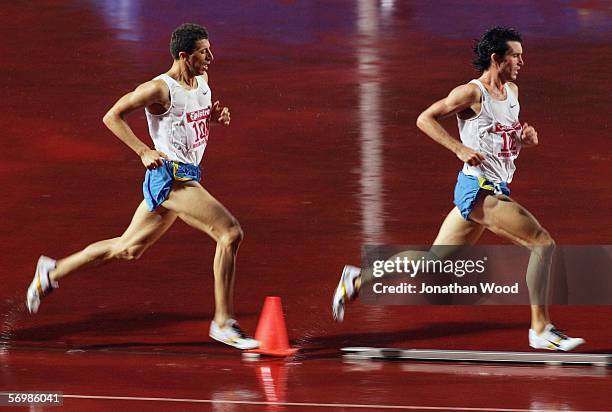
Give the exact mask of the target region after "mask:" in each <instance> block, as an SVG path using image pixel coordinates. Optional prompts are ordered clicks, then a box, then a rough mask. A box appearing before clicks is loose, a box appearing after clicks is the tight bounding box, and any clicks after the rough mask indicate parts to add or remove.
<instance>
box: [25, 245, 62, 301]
mask: <svg viewBox="0 0 612 412" xmlns="http://www.w3.org/2000/svg"><path fill="white" fill-rule="evenodd" d="M53 269H55V260H53V259H51V258H49V257H46V256H41V257H39V258H38V263H37V264H36V272H35V273H34V279H33V280H32V283H30V287H29V288H28V292H27V294H26V304H27V306H28V310H29V311H30V313H36V312H38V307H39V306H40V299H41V298H42V297H43V296H46V295H48V294H49V293H51V292H52V291H53V289H56V288H57V287H58V286H59V285H58V284H57V282H51V280H50V279H49V272H51V271H52V270H53Z"/></svg>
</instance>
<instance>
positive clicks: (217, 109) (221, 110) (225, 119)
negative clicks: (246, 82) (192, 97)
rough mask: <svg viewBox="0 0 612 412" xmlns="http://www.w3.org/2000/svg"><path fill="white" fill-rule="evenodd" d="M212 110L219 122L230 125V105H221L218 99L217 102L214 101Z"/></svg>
mask: <svg viewBox="0 0 612 412" xmlns="http://www.w3.org/2000/svg"><path fill="white" fill-rule="evenodd" d="M212 109H213V110H212V111H213V114H212V115H213V119H215V120H216V121H217V122H219V123H221V124H224V125H225V126H229V124H230V121H231V120H232V119H231V118H230V110H229V107H225V106H223V107H221V105H220V104H219V100H217V101H216V102H214V103H213V107H212Z"/></svg>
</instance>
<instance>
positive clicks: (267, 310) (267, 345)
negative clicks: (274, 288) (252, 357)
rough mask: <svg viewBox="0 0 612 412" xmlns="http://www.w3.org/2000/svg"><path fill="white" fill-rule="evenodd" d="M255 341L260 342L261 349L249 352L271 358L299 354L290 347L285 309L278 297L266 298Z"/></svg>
mask: <svg viewBox="0 0 612 412" xmlns="http://www.w3.org/2000/svg"><path fill="white" fill-rule="evenodd" d="M255 339H257V340H258V341H259V344H260V346H259V348H257V349H252V350H249V351H247V352H251V353H259V354H261V355H269V356H289V355H293V354H294V353H295V352H297V349H293V348H290V347H289V339H288V338H287V327H286V326H285V317H284V316H283V307H282V305H281V298H279V297H278V296H268V297H266V300H265V301H264V306H263V309H262V310H261V315H260V316H259V322H258V323H257V330H256V331H255Z"/></svg>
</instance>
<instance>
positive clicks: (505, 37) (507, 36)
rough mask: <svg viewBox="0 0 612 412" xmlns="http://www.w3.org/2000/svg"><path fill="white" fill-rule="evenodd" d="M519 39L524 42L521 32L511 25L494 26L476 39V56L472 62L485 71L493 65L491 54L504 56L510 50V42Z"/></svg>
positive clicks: (479, 69) (478, 68)
mask: <svg viewBox="0 0 612 412" xmlns="http://www.w3.org/2000/svg"><path fill="white" fill-rule="evenodd" d="M509 41H517V42H519V43H522V42H523V40H522V39H521V34H520V33H519V32H518V31H516V30H514V29H511V28H509V27H493V28H492V29H489V30H487V31H486V33H484V34H483V35H482V37H480V40H474V49H473V50H474V53H476V58H475V59H474V61H473V62H472V64H473V65H474V67H475V68H476V70H478V71H479V72H480V73H482V72H484V71H485V70H487V69H488V68H489V67H490V66H491V55H492V54H493V53H495V54H497V55H498V56H504V55H505V54H506V52H507V51H508V49H509V47H508V42H509Z"/></svg>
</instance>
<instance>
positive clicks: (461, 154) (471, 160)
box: [455, 145, 485, 166]
mask: <svg viewBox="0 0 612 412" xmlns="http://www.w3.org/2000/svg"><path fill="white" fill-rule="evenodd" d="M455 154H456V155H457V157H458V158H459V159H460V160H461V161H462V162H464V163H467V164H469V165H470V166H478V165H479V164H481V163H482V161H483V160H484V159H485V157H484V155H483V154H482V153H479V152H477V151H476V150H474V149H470V148H469V147H467V146H464V145H461V147H460V148H459V150H457V152H456V153H455Z"/></svg>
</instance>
